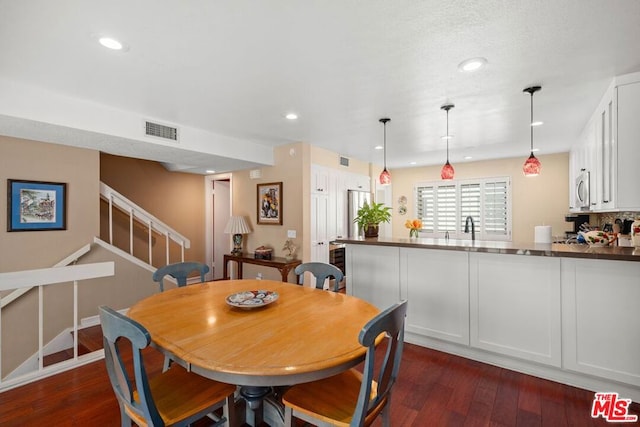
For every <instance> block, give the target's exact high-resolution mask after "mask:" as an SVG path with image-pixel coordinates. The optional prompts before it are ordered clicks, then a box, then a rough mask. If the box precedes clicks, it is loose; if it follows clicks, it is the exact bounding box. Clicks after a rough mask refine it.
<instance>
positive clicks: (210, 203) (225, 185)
mask: <svg viewBox="0 0 640 427" xmlns="http://www.w3.org/2000/svg"><path fill="white" fill-rule="evenodd" d="M205 179H206V188H207V192H206V202H205V209H206V221H207V223H206V233H207V236H206V245H207V247H206V257H207V264H208V265H209V267H211V271H210V272H209V274H208V275H207V279H208V280H215V279H221V278H222V272H223V265H222V263H223V257H224V254H226V253H228V252H229V251H230V249H231V245H232V243H231V236H229V235H228V234H225V232H224V228H225V227H226V225H227V222H228V221H229V217H231V180H230V176H229V175H228V174H221V175H210V176H207V177H205Z"/></svg>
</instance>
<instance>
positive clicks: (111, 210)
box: [109, 193, 113, 245]
mask: <svg viewBox="0 0 640 427" xmlns="http://www.w3.org/2000/svg"><path fill="white" fill-rule="evenodd" d="M109 244H110V245H113V195H112V194H111V193H109Z"/></svg>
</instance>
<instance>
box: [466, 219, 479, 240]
mask: <svg viewBox="0 0 640 427" xmlns="http://www.w3.org/2000/svg"><path fill="white" fill-rule="evenodd" d="M469 221H471V240H476V226H475V224H474V223H473V218H472V217H471V216H468V217H467V219H465V220H464V232H465V233H468V232H469Z"/></svg>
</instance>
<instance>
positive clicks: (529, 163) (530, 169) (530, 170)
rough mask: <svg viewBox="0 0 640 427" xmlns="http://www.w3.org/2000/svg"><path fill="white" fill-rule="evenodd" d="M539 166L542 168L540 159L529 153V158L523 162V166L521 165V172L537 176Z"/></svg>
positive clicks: (525, 174)
mask: <svg viewBox="0 0 640 427" xmlns="http://www.w3.org/2000/svg"><path fill="white" fill-rule="evenodd" d="M540 168H542V165H541V164H540V160H538V159H537V158H536V156H534V155H533V153H531V155H530V156H529V158H528V159H527V160H526V161H525V162H524V166H522V172H523V173H524V176H538V175H540Z"/></svg>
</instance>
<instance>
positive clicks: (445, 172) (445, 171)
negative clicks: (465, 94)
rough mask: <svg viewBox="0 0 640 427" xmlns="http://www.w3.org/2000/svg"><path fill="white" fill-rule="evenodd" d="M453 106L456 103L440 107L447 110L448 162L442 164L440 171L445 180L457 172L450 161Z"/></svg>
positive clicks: (451, 177)
mask: <svg viewBox="0 0 640 427" xmlns="http://www.w3.org/2000/svg"><path fill="white" fill-rule="evenodd" d="M453 107H455V105H453V104H445V105H443V106H442V107H440V109H442V110H445V111H446V112H447V135H446V136H445V138H446V139H447V163H445V164H444V166H442V170H441V171H440V178H442V179H444V180H449V179H453V175H454V174H455V170H454V169H453V166H451V163H449V139H451V137H450V136H449V110H450V109H452V108H453Z"/></svg>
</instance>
